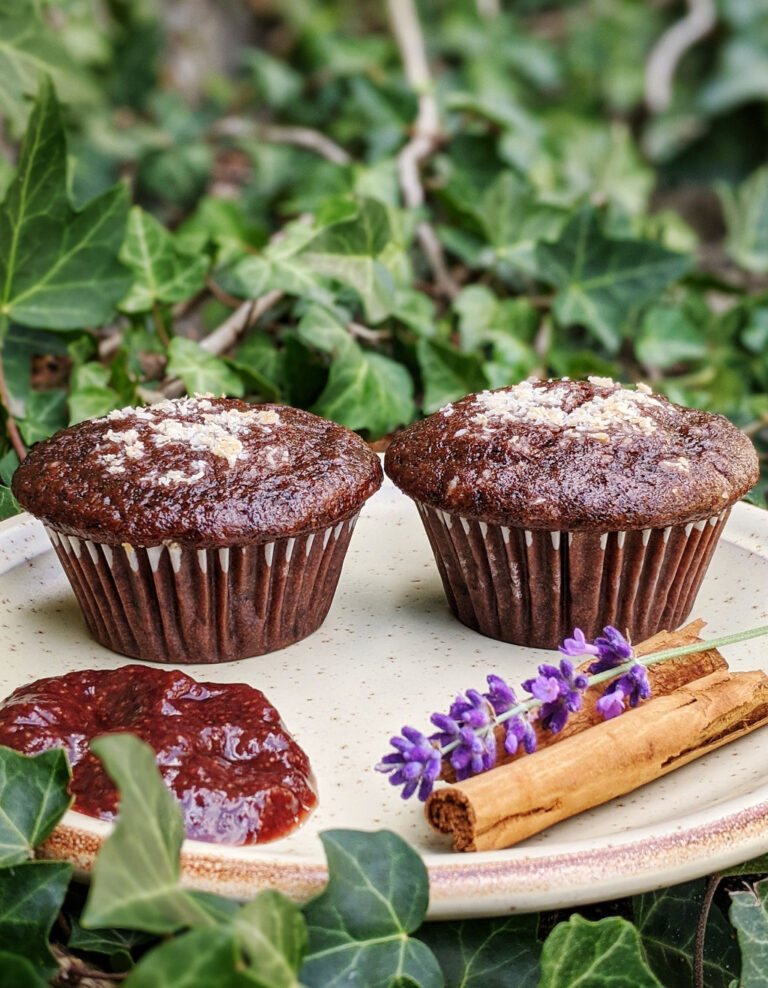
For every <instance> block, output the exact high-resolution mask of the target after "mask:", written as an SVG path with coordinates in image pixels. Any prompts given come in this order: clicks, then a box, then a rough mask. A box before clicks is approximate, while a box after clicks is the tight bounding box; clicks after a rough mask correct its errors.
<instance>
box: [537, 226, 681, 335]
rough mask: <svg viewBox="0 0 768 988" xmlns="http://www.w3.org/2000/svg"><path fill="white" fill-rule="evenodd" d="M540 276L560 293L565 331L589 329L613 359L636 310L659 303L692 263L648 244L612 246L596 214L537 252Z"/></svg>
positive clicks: (558, 313)
mask: <svg viewBox="0 0 768 988" xmlns="http://www.w3.org/2000/svg"><path fill="white" fill-rule="evenodd" d="M536 262H537V268H538V276H539V277H540V278H541V279H542V280H543V281H546V282H547V283H548V284H551V285H554V286H555V287H556V288H557V289H558V293H557V295H556V297H555V303H554V313H555V316H556V318H557V320H558V322H559V323H560V325H561V326H571V325H576V324H582V325H584V326H586V327H587V328H588V329H589V330H591V331H592V333H593V334H594V335H595V336H596V337H597V339H598V340H599V341H600V342H601V343H602V344H603V346H604V347H605V348H606V349H607V350H608V351H609V352H611V353H615V352H616V351H617V350H618V347H619V344H620V342H621V329H622V326H623V325H624V323H625V321H626V319H627V317H628V316H629V314H630V312H631V311H632V309H633V308H636V307H637V306H640V305H642V304H644V303H645V302H649V301H651V300H652V299H653V298H655V297H657V296H658V295H659V294H660V292H661V291H662V289H664V288H665V287H666V286H667V285H668V284H670V283H671V282H673V281H675V280H676V279H677V278H680V277H681V276H682V275H683V274H685V272H686V271H687V270H688V269H689V267H690V263H691V261H690V258H689V257H688V256H686V255H685V254H677V253H675V252H674V251H670V250H666V248H664V247H659V246H658V245H657V244H654V243H651V242H650V241H646V240H611V239H609V238H608V237H606V236H605V234H604V233H603V231H602V230H601V229H600V224H599V221H598V215H597V212H596V211H595V210H594V209H591V208H587V209H582V210H581V211H580V212H578V213H577V214H576V215H575V216H574V217H573V219H572V220H571V221H570V222H569V223H568V225H567V226H566V227H565V229H564V230H563V232H562V235H561V237H560V239H559V240H558V241H557V242H555V243H552V244H549V243H539V244H537V246H536Z"/></svg>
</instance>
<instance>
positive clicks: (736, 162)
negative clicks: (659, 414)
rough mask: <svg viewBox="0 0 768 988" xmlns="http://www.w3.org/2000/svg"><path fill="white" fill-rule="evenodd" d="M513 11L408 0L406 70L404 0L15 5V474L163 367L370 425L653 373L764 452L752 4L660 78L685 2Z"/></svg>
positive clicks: (8, 122) (762, 54)
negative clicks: (489, 392)
mask: <svg viewBox="0 0 768 988" xmlns="http://www.w3.org/2000/svg"><path fill="white" fill-rule="evenodd" d="M497 6H498V5H497V4H496V3H494V2H489V0H484V2H483V0H481V2H478V3H477V4H475V3H474V2H469V0H461V2H452V3H450V4H446V3H442V2H437V0H435V2H429V0H423V2H421V3H420V5H419V8H418V14H419V15H420V22H421V25H422V26H423V27H424V26H425V27H426V30H424V49H425V51H426V55H427V72H426V74H424V73H422V75H423V76H424V77H423V78H421V77H419V76H418V74H417V75H416V76H414V73H413V66H412V65H409V61H408V53H407V52H406V51H405V50H404V48H403V42H402V37H401V36H402V34H403V33H404V34H405V35H406V37H408V38H410V42H407V43H406V48H407V47H408V45H410V47H411V48H413V47H414V46H415V47H416V49H418V47H419V39H418V37H417V36H415V35H414V32H413V30H412V25H411V24H410V23H409V22H408V20H407V16H406V15H408V12H409V9H410V10H411V13H412V12H413V5H412V3H411V2H410V0H408V2H407V3H402V2H401V0H390V2H389V3H386V2H383V3H371V4H353V3H342V2H313V0H291V2H288V3H281V4H272V3H270V2H269V0H252V2H251V3H250V4H249V3H246V2H245V0H240V2H238V0H227V2H224V3H210V2H205V0H195V2H194V3H186V4H181V3H178V2H177V3H171V2H166V3H160V2H159V0H158V2H156V3H155V2H153V0H140V2H131V3H129V2H125V0H103V2H98V3H97V2H96V0H59V2H42V0H2V2H0V39H2V40H0V112H2V114H3V129H2V142H0V195H3V194H4V196H5V203H4V206H3V208H2V211H0V240H1V241H2V243H3V251H2V255H0V338H2V340H3V350H2V359H3V368H4V381H3V387H2V397H3V406H4V416H5V418H6V420H9V421H10V426H11V433H12V434H13V433H14V431H15V430H14V428H13V427H14V424H15V425H17V426H18V436H17V437H15V442H14V443H13V444H11V442H10V441H9V439H8V438H5V439H4V440H3V442H4V448H3V450H2V454H4V455H2V454H0V455H2V458H0V479H2V480H3V481H4V482H5V483H7V481H8V478H9V476H10V474H11V472H12V469H13V467H14V465H15V457H16V456H17V455H21V453H22V452H23V447H24V446H28V445H29V444H30V443H32V442H35V441H36V440H38V439H40V438H42V437H44V436H45V435H48V434H50V433H51V432H52V431H54V430H55V429H57V428H59V427H61V426H62V425H65V424H67V423H68V422H73V421H77V420H79V419H82V418H84V417H89V416H92V415H96V414H100V413H104V412H106V411H108V410H109V409H110V408H112V407H116V406H120V405H124V404H129V403H136V402H140V401H143V400H152V398H154V397H157V395H158V394H159V393H163V394H177V393H180V392H181V391H183V390H190V391H200V390H208V391H213V392H216V393H227V394H231V395H244V396H247V397H248V398H252V399H255V400H259V399H261V400H265V399H266V400H277V401H281V402H288V403H291V404H296V405H300V406H303V407H307V408H310V409H312V410H314V411H316V412H318V413H319V414H322V415H327V416H329V417H331V418H334V419H336V420H338V421H340V422H343V423H344V424H346V425H348V426H350V427H351V428H353V429H357V430H359V431H361V432H362V433H363V434H364V435H365V436H366V437H367V438H369V439H378V438H380V437H382V436H385V435H387V434H388V433H390V432H392V431H393V430H395V429H397V428H398V427H400V426H402V425H404V424H406V423H408V422H409V421H411V420H412V419H414V418H416V417H417V416H419V415H422V414H425V413H429V412H431V411H434V410H435V409H436V408H437V407H439V405H440V404H442V403H443V402H445V401H447V400H451V399H454V398H457V397H460V396H461V395H463V394H465V393H467V392H469V391H473V390H478V389H481V388H486V387H498V386H502V385H505V384H509V383H513V382H516V381H518V380H520V379H521V378H523V377H525V376H527V375H530V374H537V375H544V376H553V375H554V376H564V375H570V376H583V375H586V374H590V373H596V374H608V375H613V376H615V377H617V378H621V379H624V380H632V381H634V380H640V379H644V380H646V381H649V382H650V383H651V384H652V385H653V386H654V387H655V388H657V389H659V390H661V391H663V392H665V393H667V394H668V395H669V396H670V397H671V398H672V399H674V400H676V401H680V402H682V403H684V404H688V405H695V406H700V407H705V408H708V409H711V410H714V411H719V412H722V413H723V414H725V415H727V416H729V417H730V418H731V419H733V420H734V421H735V422H737V423H738V424H739V425H740V426H742V427H743V428H745V429H746V430H747V431H748V432H749V433H750V435H751V436H752V437H753V439H754V440H755V442H756V444H757V445H758V447H759V449H760V452H761V454H763V456H764V454H765V452H766V449H767V448H768V439H766V436H768V425H766V423H767V422H768V394H767V392H768V356H767V353H768V350H767V348H766V344H767V343H768V295H767V294H766V287H767V286H768V277H767V276H768V166H766V165H765V153H766V150H767V145H766V133H767V131H766V126H765V123H766V120H765V118H766V99H767V98H768V26H767V25H766V16H765V12H764V5H763V4H762V3H761V0H720V2H719V3H718V4H717V5H714V4H713V5H712V15H713V17H712V21H711V23H710V25H709V29H708V30H706V31H705V32H704V36H703V37H701V38H698V39H696V38H693V39H690V42H689V48H688V49H687V50H686V51H685V52H684V53H683V54H682V55H681V57H680V58H679V59H676V60H674V61H673V62H670V60H669V58H667V61H666V66H665V67H664V66H662V68H661V70H660V69H659V68H658V64H657V61H655V60H654V58H655V56H654V52H655V51H656V50H657V49H658V48H659V46H660V45H661V42H662V40H663V39H664V37H665V32H666V31H668V30H669V29H670V27H672V26H673V25H674V24H675V23H676V22H677V21H678V20H679V18H680V17H681V15H682V14H683V13H684V12H685V10H684V5H683V4H682V3H674V2H671V3H667V4H662V5H653V4H638V3H636V2H634V0H613V2H610V3H605V2H602V0H586V2H583V3H574V2H570V3H568V2H562V0H560V2H546V0H526V2H518V3H507V4H501V5H500V7H499V9H497ZM404 12H405V13H404ZM417 26H418V25H417ZM395 28H398V30H395ZM411 54H412V53H411ZM404 56H405V60H404ZM660 71H661V72H662V74H663V73H664V72H666V73H667V74H668V75H669V76H670V78H671V88H670V92H669V98H668V99H667V101H666V105H664V106H663V107H662V106H660V105H659V99H658V97H657V96H655V95H654V87H653V86H652V82H653V79H654V78H656V79H657V81H658V78H657V77H658V76H659V73H660ZM646 75H647V76H648V77H647V78H646ZM656 88H657V87H656ZM38 94H40V96H39V103H38V111H37V114H33V113H32V112H31V110H32V106H33V101H34V100H35V99H36V98H37V97H38ZM54 94H55V95H54ZM425 99H426V100H427V101H428V102H429V103H430V105H431V110H432V117H430V116H429V113H427V116H426V117H425V116H424V114H423V112H422V111H423V110H424V107H423V102H424V100H425ZM57 102H59V103H60V104H61V107H60V108H59V106H58V105H57ZM27 128H29V129H28V130H27ZM25 131H26V138H25ZM418 139H423V140H424V141H425V144H424V146H423V147H422V148H421V149H420V150H418V151H417V152H416V167H415V169H414V170H413V173H412V175H411V179H410V180H409V179H408V178H407V177H406V176H405V175H404V172H403V168H404V158H405V157H406V156H407V153H408V149H409V148H412V146H413V144H414V142H415V141H417V140H418ZM22 147H23V151H21V150H20V149H21V148H22ZM14 169H17V170H16V171H14ZM14 175H15V177H14ZM414 179H415V182H416V187H415V189H414ZM25 180H26V181H27V184H25ZM409 181H410V186H411V187H410V188H408V187H407V186H408V184H409ZM24 189H27V190H30V189H31V190H34V196H35V197H36V198H34V197H33V198H25V193H24ZM128 199H130V200H132V202H133V204H134V205H133V207H132V209H131V210H130V212H129V213H128V214H127V215H126V201H127V200H128ZM430 245H431V246H430ZM425 248H426V249H425ZM251 303H252V304H251ZM233 323H234V325H233ZM222 324H223V329H222ZM4 431H7V430H4ZM14 446H15V452H14V448H13V447H14ZM765 488H766V484H765V480H763V482H762V484H761V486H760V487H759V488H758V489H757V490H756V491H755V494H754V498H755V500H757V501H758V502H759V503H765ZM2 497H3V500H2V504H3V506H4V509H5V510H6V511H11V510H13V504H12V502H11V500H10V497H9V495H8V492H7V491H6V492H5V493H4V494H3V495H2Z"/></svg>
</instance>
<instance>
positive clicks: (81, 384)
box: [68, 360, 121, 425]
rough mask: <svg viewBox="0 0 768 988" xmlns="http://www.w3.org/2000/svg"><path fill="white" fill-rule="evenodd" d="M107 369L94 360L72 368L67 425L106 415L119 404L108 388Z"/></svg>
mask: <svg viewBox="0 0 768 988" xmlns="http://www.w3.org/2000/svg"><path fill="white" fill-rule="evenodd" d="M109 378H110V372H109V368H108V367H105V366H104V365H103V364H100V363H97V362H96V361H94V360H91V361H88V362H87V363H84V364H78V365H76V366H75V367H74V369H73V371H72V373H71V374H70V378H69V398H68V404H69V424H70V425H74V423H75V422H83V421H85V419H92V418H98V417H99V416H100V415H106V414H107V412H111V411H112V409H113V408H118V407H119V406H120V404H121V400H120V395H119V394H118V393H117V392H116V391H115V389H114V388H111V387H110V386H109Z"/></svg>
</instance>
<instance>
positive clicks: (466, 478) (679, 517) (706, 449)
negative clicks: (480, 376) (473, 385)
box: [385, 377, 759, 531]
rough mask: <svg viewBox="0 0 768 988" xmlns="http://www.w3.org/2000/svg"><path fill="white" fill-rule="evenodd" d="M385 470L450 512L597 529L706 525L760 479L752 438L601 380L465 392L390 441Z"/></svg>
mask: <svg viewBox="0 0 768 988" xmlns="http://www.w3.org/2000/svg"><path fill="white" fill-rule="evenodd" d="M385 470H386V472H387V474H388V475H389V476H390V477H391V478H392V480H393V481H394V482H395V484H396V485H397V486H398V487H399V488H400V489H401V490H403V491H404V492H405V493H406V494H408V495H409V496H410V497H412V498H413V499H414V500H416V501H420V502H423V503H425V504H428V505H431V506H432V507H435V508H440V509H441V510H444V511H447V512H449V513H455V514H460V515H465V516H467V517H470V518H475V519H479V520H481V521H487V522H495V523H498V524H502V525H508V526H514V527H520V528H528V529H550V530H561V529H562V530H583V529H593V530H600V531H620V530H626V529H640V528H649V527H652V528H658V527H666V526H668V525H676V524H683V523H688V522H695V521H699V520H701V519H703V518H708V517H710V516H712V515H715V514H717V513H719V512H720V511H721V510H722V509H723V508H725V507H727V506H729V505H731V504H733V502H734V501H736V500H738V499H739V498H740V497H742V495H744V494H746V493H747V491H748V490H749V489H750V488H751V487H752V486H753V485H754V484H755V483H756V481H757V479H758V476H759V469H758V461H757V455H756V453H755V450H754V448H753V447H752V444H751V443H750V441H749V439H748V438H747V437H746V436H745V435H744V433H742V432H741V431H740V430H739V429H737V428H736V427H735V426H734V425H732V424H731V423H730V422H729V421H728V420H727V419H726V418H724V417H723V416H722V415H714V414H711V413H709V412H703V411H699V410H697V409H692V408H685V407H683V406H681V405H676V404H673V403H672V402H670V401H668V400H667V399H666V398H664V397H663V396H662V395H659V394H654V393H653V392H652V391H651V389H650V388H649V387H648V386H647V385H644V384H638V385H637V386H636V387H634V388H629V387H624V386H622V385H621V384H619V383H617V382H615V381H613V380H611V379H610V378H602V377H590V378H589V379H588V380H586V381H571V380H568V379H563V380H550V381H536V380H528V381H523V382H522V383H520V384H516V385H513V386H512V387H508V388H500V389H498V390H495V391H482V392H480V393H479V394H472V395H467V396H466V397H465V398H462V399H461V400H460V401H456V402H453V403H452V404H449V405H445V406H444V407H443V408H441V409H439V411H437V412H435V413H434V414H433V415H430V416H429V417H428V418H426V419H423V420H422V421H420V422H417V423H415V424H414V425H412V426H410V427H409V428H407V429H405V430H404V431H403V432H402V433H400V434H399V435H398V436H396V437H395V439H394V440H393V442H392V443H391V445H390V447H389V449H388V451H387V455H386V459H385Z"/></svg>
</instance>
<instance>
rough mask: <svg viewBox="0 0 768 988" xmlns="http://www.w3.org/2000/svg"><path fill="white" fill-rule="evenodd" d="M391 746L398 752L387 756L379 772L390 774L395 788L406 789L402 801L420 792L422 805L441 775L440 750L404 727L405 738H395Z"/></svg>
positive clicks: (428, 740)
mask: <svg viewBox="0 0 768 988" xmlns="http://www.w3.org/2000/svg"><path fill="white" fill-rule="evenodd" d="M390 743H391V744H392V747H393V748H395V749H396V751H393V752H390V753H389V754H388V755H385V756H384V757H383V758H382V760H381V761H380V762H379V764H378V765H377V766H376V771H377V772H385V773H391V774H390V776H389V781H390V783H391V784H392V785H393V786H402V787H403V791H402V793H401V795H402V797H403V799H409V798H410V797H411V796H412V795H413V794H414V793H415V792H416V790H417V789H418V795H419V799H420V800H421V801H422V803H423V802H424V801H425V800H426V798H427V796H429V794H430V793H431V792H432V787H433V786H434V784H435V780H436V779H437V777H438V776H439V775H440V769H441V767H442V758H441V755H440V751H439V749H438V748H436V747H435V745H434V744H433V743H432V741H431V740H430V739H429V738H427V737H425V736H424V735H423V734H422V733H421V732H420V731H417V730H416V729H415V728H414V727H404V728H403V730H402V734H401V735H398V736H397V737H394V738H392V739H391V741H390Z"/></svg>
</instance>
